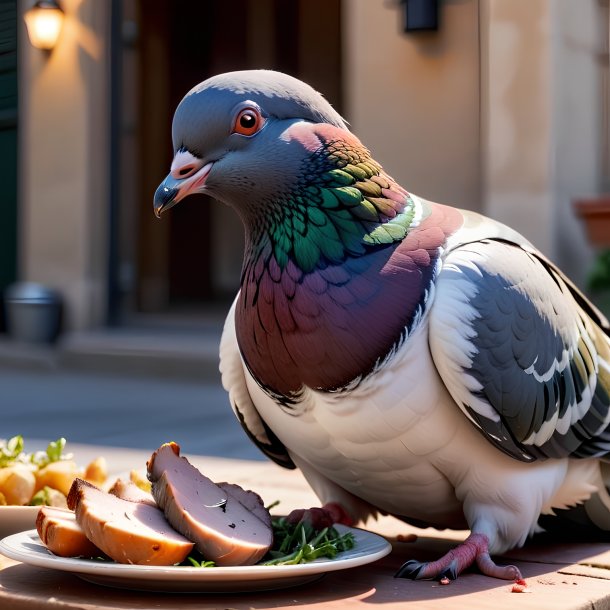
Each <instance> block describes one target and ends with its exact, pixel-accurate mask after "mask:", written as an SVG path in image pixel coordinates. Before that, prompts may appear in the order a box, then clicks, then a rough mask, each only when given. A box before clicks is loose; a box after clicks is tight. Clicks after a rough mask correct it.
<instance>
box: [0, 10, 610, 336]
mask: <svg viewBox="0 0 610 610" xmlns="http://www.w3.org/2000/svg"><path fill="white" fill-rule="evenodd" d="M430 1H431V2H433V1H434V0H430ZM31 4H32V2H31V1H30V0H14V1H13V2H12V3H11V2H8V3H7V6H9V7H10V6H11V5H12V7H13V9H14V10H13V13H12V15H13V17H11V16H10V15H9V13H8V12H6V13H0V16H2V15H4V16H5V17H6V18H7V19H8V20H10V19H13V20H16V23H15V27H16V28H17V34H18V35H17V43H16V46H15V49H16V51H15V57H16V58H17V65H18V70H17V72H15V73H14V74H13V73H12V72H11V70H14V68H11V67H10V66H8V63H7V64H6V65H7V66H8V67H6V69H5V65H4V64H1V63H0V79H1V78H4V74H5V73H6V74H9V73H10V74H11V75H12V76H10V77H7V79H6V80H5V81H0V82H2V83H5V82H9V81H10V78H12V79H13V81H15V82H16V78H17V77H16V76H15V74H18V96H15V95H13V94H11V93H10V91H9V89H8V88H7V89H6V91H7V94H6V95H4V90H3V95H2V96H1V97H0V102H2V101H3V100H4V101H5V102H6V104H5V106H6V107H8V106H10V104H13V107H16V109H17V112H16V113H15V112H14V110H13V111H10V110H9V111H5V109H4V107H0V138H3V139H0V146H1V147H2V153H1V154H2V158H3V159H4V163H5V164H6V165H5V166H4V167H5V168H6V171H9V172H12V174H11V175H15V176H16V178H15V180H14V184H15V189H14V191H15V192H14V193H13V194H11V191H10V189H9V188H6V189H5V193H4V197H5V201H4V203H3V209H4V210H5V214H6V216H5V220H6V224H3V225H2V229H0V231H2V232H1V233H0V238H1V240H0V241H1V242H2V243H1V244H0V247H2V248H3V251H2V252H3V255H2V258H3V260H4V261H5V267H4V268H0V270H2V269H4V270H2V273H3V274H4V275H1V276H0V281H1V282H3V284H4V285H3V286H1V287H6V285H7V284H8V283H9V281H12V280H14V279H19V280H32V281H37V282H41V283H43V284H46V285H48V286H50V287H53V288H55V289H57V290H59V291H60V293H61V294H62V295H63V297H64V300H65V304H66V327H67V329H68V330H82V329H88V328H95V327H99V326H103V325H105V324H109V323H111V324H114V323H128V321H129V319H130V318H131V316H133V315H135V314H137V313H138V312H166V311H175V312H181V311H198V310H202V309H205V308H206V307H209V306H211V305H212V304H214V303H218V302H221V303H222V302H224V301H226V300H227V299H228V298H229V297H230V295H231V294H233V293H234V291H235V290H236V288H237V282H238V279H239V269H240V262H241V252H242V233H241V226H240V224H239V221H238V219H237V218H236V217H234V215H233V213H232V212H231V210H229V209H226V208H224V207H223V206H222V204H219V203H217V202H213V201H210V200H208V199H207V198H206V197H203V196H197V197H194V198H193V199H192V201H187V202H185V203H184V204H182V205H180V206H178V207H177V208H175V209H174V210H172V212H171V214H167V215H164V217H163V218H162V219H161V220H157V219H156V218H155V217H154V215H153V213H152V196H153V193H154V190H155V188H156V186H157V185H158V183H159V182H160V181H161V180H162V179H163V177H164V176H165V175H166V174H167V171H168V168H169V164H170V161H171V156H172V150H171V140H170V127H171V117H172V113H173V110H174V108H175V106H176V104H177V103H178V102H179V100H180V99H181V97H182V96H183V95H184V94H185V93H186V92H187V91H188V90H189V89H190V88H191V87H192V86H194V85H195V84H197V83H198V82H200V81H201V80H204V79H205V78H207V77H208V76H211V75H212V74H215V73H218V72H222V71H228V70H234V69H243V68H255V67H256V68H273V69H278V70H283V71H286V72H289V73H291V74H294V75H295V76H297V77H300V78H302V79H304V80H306V81H308V82H310V83H311V84H312V85H313V86H315V87H316V88H317V89H319V90H320V91H322V92H323V93H324V94H325V95H326V97H327V98H328V99H329V100H330V101H331V102H332V103H333V104H334V105H335V107H337V108H338V109H339V111H340V112H341V113H342V114H343V115H344V116H345V117H346V119H347V120H348V121H349V123H350V125H351V128H352V129H353V131H354V132H355V133H356V134H357V135H358V136H359V137H360V138H361V140H362V141H363V142H364V143H365V144H366V145H367V146H368V147H369V148H370V149H371V150H372V151H373V153H374V156H375V158H376V159H378V160H379V161H380V162H381V163H382V164H383V165H384V167H385V168H386V170H387V171H388V172H389V173H390V174H391V175H393V176H394V177H395V178H396V179H397V180H398V181H399V182H400V183H401V184H403V186H405V188H407V189H408V190H411V191H413V192H414V193H417V194H419V195H421V196H423V197H426V198H428V199H432V200H435V201H440V202H442V203H449V204H453V205H456V206H459V207H464V208H469V209H474V210H477V211H480V212H482V213H484V214H487V215H490V216H492V217H494V218H496V219H498V220H501V221H504V222H506V223H508V224H510V225H512V226H513V227H514V228H516V229H518V230H519V231H521V232H522V233H523V234H524V235H525V236H526V237H527V238H528V239H530V240H531V241H532V242H533V243H534V244H535V245H537V246H538V247H539V248H540V249H541V250H542V251H543V252H544V253H545V254H546V255H548V256H549V257H550V258H552V259H553V260H555V261H556V262H557V263H558V264H559V265H560V266H561V267H562V268H564V270H565V271H566V272H567V273H568V274H569V275H571V276H572V277H573V279H575V281H576V282H577V283H579V284H582V283H583V281H584V277H585V273H586V270H587V266H588V265H589V264H590V262H591V259H592V249H591V247H590V246H589V245H588V243H587V240H586V237H585V235H584V231H583V228H582V226H581V225H580V223H579V221H578V220H577V219H576V217H575V215H574V213H573V210H572V201H573V199H575V198H578V197H582V196H585V195H591V194H596V193H600V192H603V191H604V190H607V189H608V188H609V187H610V184H609V177H610V161H609V157H610V153H609V120H608V116H609V109H608V87H609V83H608V81H609V79H608V1H607V0H578V1H577V2H576V1H575V0H438V7H439V22H438V28H437V29H436V30H432V31H417V32H405V31H404V27H403V16H404V9H405V7H404V4H403V3H401V2H400V0H235V1H232V2H231V3H227V2H221V1H220V0H218V1H214V0H206V1H204V2H186V1H184V0H174V1H171V0H122V1H121V0H61V2H60V4H61V6H62V8H63V10H64V13H65V19H64V24H63V28H62V31H61V34H60V38H59V41H58V43H57V45H56V47H55V48H54V49H53V50H52V51H51V52H50V53H47V52H43V51H40V50H39V49H35V48H33V47H32V45H31V44H30V42H29V40H28V37H27V35H26V33H25V28H24V26H23V19H22V15H23V13H24V12H25V11H26V10H27V9H28V8H29V7H30V6H31ZM3 10H4V9H3ZM7 11H8V9H7ZM1 57H2V56H0V59H1ZM3 69H5V71H4V72H2V70H3ZM7 87H8V85H7ZM3 89H4V85H3ZM11 95H13V97H12V98H11V97H10V96H11ZM9 98H10V99H9ZM11 100H12V101H11ZM11 112H13V114H12V115H11ZM3 113H4V114H3ZM11 117H12V119H11ZM11 130H12V131H11ZM9 132H10V133H12V134H13V135H12V136H11V135H7V134H8V133H9ZM15 134H16V135H15ZM11 137H12V138H13V140H11ZM11 151H12V153H13V154H12V156H11ZM11 159H16V164H15V169H14V170H11V167H10V160H11ZM11 198H12V199H11ZM9 199H10V202H9ZM12 212H14V218H13V216H11V213H12ZM11 240H12V241H11ZM11 257H13V259H11ZM11 260H13V262H11Z"/></svg>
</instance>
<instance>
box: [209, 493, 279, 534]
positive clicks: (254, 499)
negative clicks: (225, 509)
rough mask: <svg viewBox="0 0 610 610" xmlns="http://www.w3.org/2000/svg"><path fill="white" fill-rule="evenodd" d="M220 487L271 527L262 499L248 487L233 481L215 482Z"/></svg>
mask: <svg viewBox="0 0 610 610" xmlns="http://www.w3.org/2000/svg"><path fill="white" fill-rule="evenodd" d="M216 485H218V487H220V489H222V490H223V491H225V492H226V493H228V494H230V495H231V496H233V498H235V499H236V500H237V501H238V502H240V503H241V504H243V505H244V506H245V507H246V508H247V509H248V510H250V511H252V512H253V513H254V514H255V515H256V516H257V517H258V518H259V519H260V520H261V521H262V522H263V523H265V524H266V525H267V527H269V528H271V527H272V526H271V515H270V514H269V511H268V510H267V508H266V507H265V503H264V502H263V499H262V498H261V497H260V496H259V495H258V494H257V493H256V492H255V491H251V490H250V489H244V488H243V487H240V486H239V485H236V484H235V483H225V482H222V483H216Z"/></svg>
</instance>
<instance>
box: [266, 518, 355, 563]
mask: <svg viewBox="0 0 610 610" xmlns="http://www.w3.org/2000/svg"><path fill="white" fill-rule="evenodd" d="M272 525H273V534H274V544H273V547H272V549H271V550H270V551H269V553H268V554H267V557H268V559H266V560H265V561H263V562H262V564H261V565H265V566H289V565H296V564H299V563H308V562H310V561H314V560H316V559H319V558H321V557H327V558H329V559H334V557H336V555H337V553H340V552H341V551H347V550H349V549H351V548H353V547H354V536H353V534H352V533H351V532H348V533H346V534H340V533H339V532H338V531H337V529H336V528H334V527H332V526H331V527H325V528H323V529H321V530H316V529H314V528H313V526H312V525H311V523H310V522H309V521H299V522H298V523H296V524H295V523H289V522H288V521H287V520H286V518H285V517H275V518H273V520H272Z"/></svg>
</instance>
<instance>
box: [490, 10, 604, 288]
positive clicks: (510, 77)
mask: <svg viewBox="0 0 610 610" xmlns="http://www.w3.org/2000/svg"><path fill="white" fill-rule="evenodd" d="M480 5H481V66H482V69H481V91H482V95H481V100H482V104H481V110H482V112H481V124H482V126H481V134H482V138H481V140H482V149H481V150H482V158H481V163H482V167H483V208H484V211H485V213H486V214H488V215H490V216H492V217H494V218H497V219H498V220H501V221H503V222H506V223H507V224H509V225H511V226H513V227H515V228H517V229H518V230H519V231H521V232H522V233H523V234H524V235H525V236H526V237H527V238H528V239H530V241H532V242H533V243H534V244H535V245H536V246H537V247H538V248H540V249H541V250H542V251H543V252H544V253H545V254H547V255H548V256H550V257H551V258H552V259H554V260H555V261H557V262H558V264H559V265H560V266H561V267H562V268H563V269H564V270H565V271H566V272H567V273H568V274H569V275H570V276H571V277H573V279H575V281H577V282H578V283H581V284H582V283H583V282H584V279H585V275H586V271H587V269H588V265H589V263H590V260H591V254H592V252H591V249H590V248H589V247H588V245H587V242H586V240H585V238H584V234H583V228H582V226H581V225H580V223H579V221H578V220H577V219H576V218H575V216H574V213H573V210H572V199H574V198H576V197H579V196H582V195H584V194H590V193H593V192H596V191H597V189H598V188H600V186H601V180H600V169H601V165H600V159H601V123H602V109H601V106H600V104H601V99H602V96H601V89H600V84H601V80H600V78H601V71H602V69H603V66H602V65H601V63H600V61H599V59H600V58H599V51H600V49H601V41H602V38H601V36H602V32H603V28H600V27H599V26H600V18H601V17H602V13H601V11H600V9H601V3H600V2H598V0H579V2H578V3H575V2H573V1H572V0H532V1H528V2H525V1H522V0H518V1H512V2H509V1H507V0H481V2H480ZM606 69H607V68H606Z"/></svg>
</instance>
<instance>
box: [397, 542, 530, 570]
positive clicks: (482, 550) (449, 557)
mask: <svg viewBox="0 0 610 610" xmlns="http://www.w3.org/2000/svg"><path fill="white" fill-rule="evenodd" d="M474 563H476V564H477V566H478V568H479V570H481V572H482V573H483V574H485V575H486V576H492V577H493V578H502V579H504V580H518V579H520V578H521V572H520V571H519V568H517V567H516V566H499V565H497V564H496V563H494V561H493V560H492V559H491V557H490V556H489V540H488V539H487V536H485V535H484V534H470V536H468V538H466V540H464V542H463V543H462V544H460V545H459V546H457V547H455V548H454V549H451V550H450V551H449V552H448V553H447V554H446V555H444V556H443V557H441V558H440V559H438V560H437V561H429V562H427V563H422V562H420V561H415V560H413V559H411V560H410V561H407V562H406V563H405V564H403V565H402V566H401V568H400V569H399V570H398V572H396V574H395V575H394V576H395V578H411V579H413V580H421V579H437V580H443V579H447V578H448V579H450V580H455V579H456V578H457V577H458V575H459V574H461V573H462V572H463V571H464V570H465V569H466V568H468V567H470V566H471V565H472V564H474Z"/></svg>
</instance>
